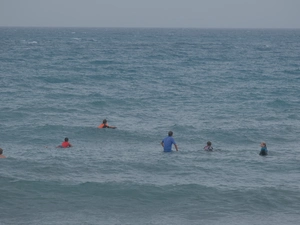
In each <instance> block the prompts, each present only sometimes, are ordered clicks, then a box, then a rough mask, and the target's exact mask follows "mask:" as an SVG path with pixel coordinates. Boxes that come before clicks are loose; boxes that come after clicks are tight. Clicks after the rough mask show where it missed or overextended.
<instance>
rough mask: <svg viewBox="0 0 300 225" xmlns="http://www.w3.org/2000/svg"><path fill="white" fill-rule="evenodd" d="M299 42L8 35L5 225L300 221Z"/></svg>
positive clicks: (1, 105)
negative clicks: (167, 140) (167, 143)
mask: <svg viewBox="0 0 300 225" xmlns="http://www.w3.org/2000/svg"><path fill="white" fill-rule="evenodd" d="M299 40H300V30H263V29H262V30H246V29H245V30H243V29H241V30H226V29H225V30H217V29H216V30H214V29H211V30H210V29H208V30H205V29H108V28H107V29H105V28H101V29H100V28H99V29H96V28H89V29H83V28H4V27H2V28H0V147H1V148H2V149H4V155H6V156H7V159H1V160H0V168H1V169H0V224H47V225H48V224H122V225H123V224H222V225H224V224H225V225H226V224H231V225H232V224H239V225H240V224H247V225H248V224H249V225H250V224H251V225H252V224H266V225H268V224H272V225H274V224H297V223H298V221H299V219H300V216H299V210H300V203H299V202H300V197H299V196H300V191H299V190H300V189H299V187H300V181H299V175H300V173H299V170H300V166H299V165H300V156H299V153H300V149H299V145H300V141H299V134H300V122H299V121H300V120H299V119H300V117H299V112H300V104H299V103H300V42H299ZM104 118H106V119H107V120H108V122H109V124H110V125H114V126H117V129H115V130H112V129H97V126H98V125H99V124H100V123H101V121H102V120H103V119H104ZM169 130H172V131H173V132H174V138H175V140H176V142H177V144H178V146H179V152H172V153H163V152H162V148H161V146H160V141H161V140H162V139H163V138H164V137H165V136H166V135H167V133H168V131H169ZM65 137H68V138H69V139H70V142H71V143H72V144H73V146H74V147H73V148H70V149H58V148H55V147H56V146H57V145H59V144H61V142H62V141H63V139H64V138H65ZM207 141H211V142H212V144H213V147H214V149H215V151H214V152H205V151H203V147H204V146H205V145H206V142H207ZM262 141H265V142H266V143H267V146H268V149H269V155H268V156H266V157H261V156H259V155H258V153H259V150H260V146H259V145H260V142H262Z"/></svg>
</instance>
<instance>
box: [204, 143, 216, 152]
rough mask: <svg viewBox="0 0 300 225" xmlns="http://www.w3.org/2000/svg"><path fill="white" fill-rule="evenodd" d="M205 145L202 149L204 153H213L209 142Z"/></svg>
mask: <svg viewBox="0 0 300 225" xmlns="http://www.w3.org/2000/svg"><path fill="white" fill-rule="evenodd" d="M206 144H207V145H206V146H205V147H204V150H205V151H213V150H214V148H213V147H212V146H211V142H210V141H208V142H207V143H206Z"/></svg>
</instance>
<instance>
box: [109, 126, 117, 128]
mask: <svg viewBox="0 0 300 225" xmlns="http://www.w3.org/2000/svg"><path fill="white" fill-rule="evenodd" d="M107 128H111V129H116V128H117V127H114V126H107Z"/></svg>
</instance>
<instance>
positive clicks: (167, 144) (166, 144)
mask: <svg viewBox="0 0 300 225" xmlns="http://www.w3.org/2000/svg"><path fill="white" fill-rule="evenodd" d="M98 128H101V129H102V128H111V129H116V128H117V127H115V126H109V125H108V122H107V120H106V119H104V120H103V122H102V124H100V125H99V126H98ZM160 144H161V146H162V147H163V149H164V152H171V151H172V145H174V147H175V149H176V151H178V146H177V144H176V142H175V140H174V138H173V132H172V131H169V133H168V136H167V137H165V138H164V139H163V140H162V141H161V143H160ZM206 144H207V145H206V146H205V147H204V150H205V151H213V149H214V148H213V147H212V143H211V142H210V141H208V142H207V143H206ZM70 147H72V144H71V143H70V142H69V138H67V137H66V138H65V140H64V141H63V142H62V143H61V145H59V146H57V148H70ZM260 147H261V149H260V153H259V155H267V154H268V149H267V144H266V143H265V142H262V143H261V144H260ZM0 158H6V157H5V156H4V155H3V149H1V148H0Z"/></svg>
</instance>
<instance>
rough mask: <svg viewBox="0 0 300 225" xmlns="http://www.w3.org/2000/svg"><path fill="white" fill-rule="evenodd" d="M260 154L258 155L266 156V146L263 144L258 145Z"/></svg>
mask: <svg viewBox="0 0 300 225" xmlns="http://www.w3.org/2000/svg"><path fill="white" fill-rule="evenodd" d="M260 147H261V149H260V153H259V155H268V149H267V144H266V143H265V142H262V143H260Z"/></svg>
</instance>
